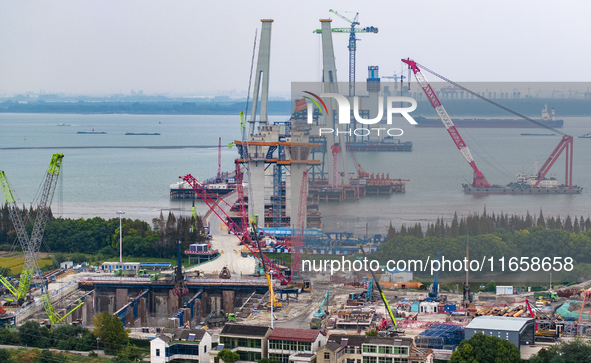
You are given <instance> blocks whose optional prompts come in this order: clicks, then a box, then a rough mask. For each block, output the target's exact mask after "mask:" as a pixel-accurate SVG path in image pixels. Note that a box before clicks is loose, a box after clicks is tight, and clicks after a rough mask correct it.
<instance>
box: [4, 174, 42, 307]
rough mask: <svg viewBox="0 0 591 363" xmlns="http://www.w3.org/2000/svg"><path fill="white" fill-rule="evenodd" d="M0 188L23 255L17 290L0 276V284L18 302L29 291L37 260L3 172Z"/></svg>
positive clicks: (36, 269)
mask: <svg viewBox="0 0 591 363" xmlns="http://www.w3.org/2000/svg"><path fill="white" fill-rule="evenodd" d="M0 187H1V189H2V194H3V196H4V201H5V203H6V204H7V205H8V212H9V214H10V219H11V221H12V225H13V226H14V229H15V231H16V235H17V239H18V241H19V244H20V245H21V248H22V249H23V253H24V254H25V263H24V265H23V269H22V272H21V276H20V279H19V285H18V289H15V288H14V287H13V286H12V284H11V283H10V282H9V281H8V280H6V279H5V278H4V277H3V276H0V282H1V283H2V285H4V286H5V287H6V288H7V289H8V290H9V291H10V292H11V293H12V294H13V295H14V296H15V297H16V298H17V299H18V300H19V301H21V300H23V299H24V298H25V297H26V296H27V292H28V291H29V287H30V285H31V280H32V278H33V276H34V275H35V274H36V273H37V271H39V266H38V265H37V259H35V258H32V256H34V253H33V251H32V250H31V249H30V248H31V244H30V240H29V236H28V234H27V231H26V230H25V224H24V222H23V219H22V215H21V213H20V212H19V210H18V207H17V205H16V198H15V197H14V194H13V193H12V189H11V188H10V184H9V183H8V179H6V174H5V173H4V171H0Z"/></svg>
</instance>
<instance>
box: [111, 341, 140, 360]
mask: <svg viewBox="0 0 591 363" xmlns="http://www.w3.org/2000/svg"><path fill="white" fill-rule="evenodd" d="M117 357H118V358H119V359H122V360H124V361H127V362H138V361H141V360H142V359H143V357H144V353H142V350H141V349H140V348H139V347H138V346H136V345H133V344H130V345H128V346H127V347H125V349H123V350H122V351H120V352H119V353H118V354H117Z"/></svg>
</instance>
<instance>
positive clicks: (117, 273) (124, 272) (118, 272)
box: [113, 268, 135, 276]
mask: <svg viewBox="0 0 591 363" xmlns="http://www.w3.org/2000/svg"><path fill="white" fill-rule="evenodd" d="M113 276H135V270H121V269H118V268H116V269H115V271H114V272H113Z"/></svg>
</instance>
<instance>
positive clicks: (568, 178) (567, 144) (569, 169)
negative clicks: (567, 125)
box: [534, 135, 573, 189]
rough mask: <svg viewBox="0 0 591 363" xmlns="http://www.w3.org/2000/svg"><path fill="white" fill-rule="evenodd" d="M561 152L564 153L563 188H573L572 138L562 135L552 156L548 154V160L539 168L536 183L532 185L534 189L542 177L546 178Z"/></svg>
mask: <svg viewBox="0 0 591 363" xmlns="http://www.w3.org/2000/svg"><path fill="white" fill-rule="evenodd" d="M563 151H566V168H565V171H564V186H565V187H566V188H568V189H572V188H573V137H572V136H570V135H564V136H563V137H562V140H560V143H559V144H558V146H556V148H555V149H554V151H552V154H550V157H549V158H548V160H546V162H545V163H544V165H542V168H540V171H539V172H538V181H537V182H536V184H535V185H534V188H537V187H538V185H539V184H540V182H541V181H542V180H543V179H544V176H546V173H548V171H549V170H550V168H551V167H552V165H554V163H555V162H556V159H558V157H559V156H560V154H562V152H563Z"/></svg>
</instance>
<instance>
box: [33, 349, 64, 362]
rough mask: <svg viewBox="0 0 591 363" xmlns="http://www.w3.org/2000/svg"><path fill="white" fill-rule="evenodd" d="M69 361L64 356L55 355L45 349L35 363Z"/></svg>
mask: <svg viewBox="0 0 591 363" xmlns="http://www.w3.org/2000/svg"><path fill="white" fill-rule="evenodd" d="M66 362H67V359H66V357H65V356H64V355H63V354H53V353H52V352H51V351H49V350H47V349H45V350H42V351H41V353H40V354H39V355H38V356H37V357H35V363H66Z"/></svg>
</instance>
